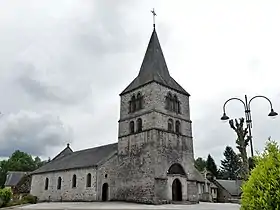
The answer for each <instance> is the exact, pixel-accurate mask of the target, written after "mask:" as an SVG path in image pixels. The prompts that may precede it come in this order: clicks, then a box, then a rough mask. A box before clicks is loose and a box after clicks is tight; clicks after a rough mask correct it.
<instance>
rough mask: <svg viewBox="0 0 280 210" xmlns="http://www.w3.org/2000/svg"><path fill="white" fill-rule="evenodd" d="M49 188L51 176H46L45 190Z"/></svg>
mask: <svg viewBox="0 0 280 210" xmlns="http://www.w3.org/2000/svg"><path fill="white" fill-rule="evenodd" d="M48 188H49V178H46V180H45V190H48Z"/></svg>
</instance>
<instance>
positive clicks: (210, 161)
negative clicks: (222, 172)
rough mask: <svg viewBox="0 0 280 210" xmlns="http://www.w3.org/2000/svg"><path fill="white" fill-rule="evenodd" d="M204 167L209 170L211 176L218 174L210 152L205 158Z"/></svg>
mask: <svg viewBox="0 0 280 210" xmlns="http://www.w3.org/2000/svg"><path fill="white" fill-rule="evenodd" d="M206 169H207V170H208V171H209V172H211V173H212V175H213V176H215V177H217V175H218V169H217V165H216V163H215V161H214V159H213V158H212V156H211V155H210V154H209V155H208V157H207V160H206Z"/></svg>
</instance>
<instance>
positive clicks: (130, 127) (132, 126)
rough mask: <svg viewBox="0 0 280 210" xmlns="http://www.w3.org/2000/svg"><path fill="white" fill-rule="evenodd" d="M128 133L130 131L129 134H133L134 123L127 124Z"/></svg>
mask: <svg viewBox="0 0 280 210" xmlns="http://www.w3.org/2000/svg"><path fill="white" fill-rule="evenodd" d="M129 131H130V133H134V122H133V121H130V123H129Z"/></svg>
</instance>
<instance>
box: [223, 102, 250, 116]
mask: <svg viewBox="0 0 280 210" xmlns="http://www.w3.org/2000/svg"><path fill="white" fill-rule="evenodd" d="M231 100H238V101H240V102H241V103H242V104H243V105H244V108H245V110H246V104H245V102H244V101H242V100H241V99H240V98H230V99H228V100H227V101H226V102H225V103H224V106H223V111H224V114H223V116H222V117H221V120H228V119H229V117H228V116H227V115H226V104H227V103H228V102H229V101H231Z"/></svg>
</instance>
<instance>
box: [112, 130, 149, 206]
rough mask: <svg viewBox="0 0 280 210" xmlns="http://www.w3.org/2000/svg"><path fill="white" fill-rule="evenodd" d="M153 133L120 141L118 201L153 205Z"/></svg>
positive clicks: (117, 184)
mask: <svg viewBox="0 0 280 210" xmlns="http://www.w3.org/2000/svg"><path fill="white" fill-rule="evenodd" d="M153 138H154V137H153V132H152V131H147V132H142V133H139V134H136V135H133V136H128V137H124V138H120V139H119V143H120V145H119V155H118V162H119V164H118V170H117V176H116V178H117V180H116V193H115V195H116V197H115V199H116V200H125V201H134V202H141V203H153V199H154V168H153V165H154V164H153V163H154V159H153V155H152V151H153V143H152V141H151V140H152V139H153Z"/></svg>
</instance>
